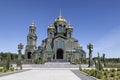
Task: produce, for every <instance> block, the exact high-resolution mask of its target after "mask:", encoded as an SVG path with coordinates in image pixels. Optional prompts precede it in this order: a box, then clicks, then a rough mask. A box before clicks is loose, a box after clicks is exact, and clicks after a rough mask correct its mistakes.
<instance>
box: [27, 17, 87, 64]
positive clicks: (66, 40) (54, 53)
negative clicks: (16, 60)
mask: <svg viewBox="0 0 120 80" xmlns="http://www.w3.org/2000/svg"><path fill="white" fill-rule="evenodd" d="M72 33H73V27H72V26H71V25H70V24H68V23H67V21H66V20H65V19H64V18H63V17H62V16H61V15H60V16H59V17H58V18H57V19H55V21H54V24H50V25H49V26H48V28H47V38H46V39H43V40H42V44H41V45H39V46H38V47H37V46H36V42H37V35H36V26H35V24H34V23H32V24H31V25H30V26H29V33H28V36H27V45H26V48H25V59H26V60H32V59H40V60H42V61H49V62H51V61H66V62H74V61H75V60H79V61H81V62H82V61H83V60H85V59H86V52H85V51H84V50H83V49H82V46H80V44H78V40H77V39H74V38H73V37H72Z"/></svg>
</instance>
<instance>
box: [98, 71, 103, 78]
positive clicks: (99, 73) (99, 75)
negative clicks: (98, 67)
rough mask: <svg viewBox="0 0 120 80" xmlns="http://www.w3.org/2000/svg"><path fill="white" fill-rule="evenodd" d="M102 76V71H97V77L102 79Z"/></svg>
mask: <svg viewBox="0 0 120 80" xmlns="http://www.w3.org/2000/svg"><path fill="white" fill-rule="evenodd" d="M102 76H103V74H102V71H98V75H97V78H98V79H102Z"/></svg>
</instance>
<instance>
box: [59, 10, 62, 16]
mask: <svg viewBox="0 0 120 80" xmlns="http://www.w3.org/2000/svg"><path fill="white" fill-rule="evenodd" d="M59 16H60V17H61V16H62V14H61V9H60V14H59Z"/></svg>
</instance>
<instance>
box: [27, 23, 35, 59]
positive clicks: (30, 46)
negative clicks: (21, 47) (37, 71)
mask: <svg viewBox="0 0 120 80" xmlns="http://www.w3.org/2000/svg"><path fill="white" fill-rule="evenodd" d="M36 41H37V36H36V26H35V24H34V22H33V23H31V25H30V26H29V33H28V36H27V45H26V49H25V58H26V59H31V58H32V54H33V52H34V50H35V49H36Z"/></svg>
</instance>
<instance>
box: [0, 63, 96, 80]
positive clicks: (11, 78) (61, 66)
mask: <svg viewBox="0 0 120 80" xmlns="http://www.w3.org/2000/svg"><path fill="white" fill-rule="evenodd" d="M0 80H95V79H93V78H91V77H90V76H88V75H85V74H83V73H81V72H80V71H79V65H71V64H70V63H67V62H62V63H57V62H51V63H45V64H42V65H41V64H38V65H35V64H24V65H23V70H22V71H20V72H16V73H11V74H3V75H0Z"/></svg>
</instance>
